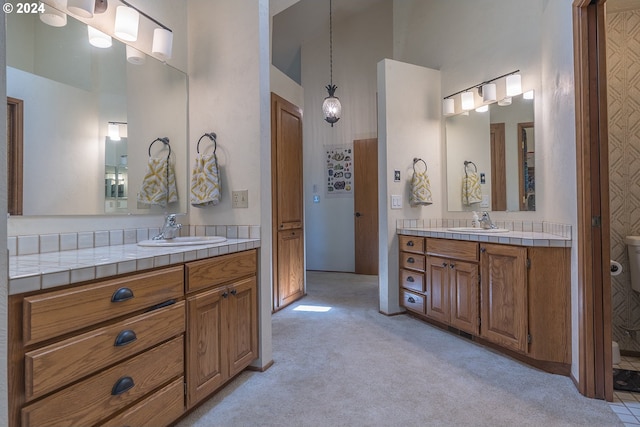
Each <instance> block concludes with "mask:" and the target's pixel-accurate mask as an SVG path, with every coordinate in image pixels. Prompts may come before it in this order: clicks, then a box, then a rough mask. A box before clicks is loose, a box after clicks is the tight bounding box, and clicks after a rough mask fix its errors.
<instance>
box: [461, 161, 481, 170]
mask: <svg viewBox="0 0 640 427" xmlns="http://www.w3.org/2000/svg"><path fill="white" fill-rule="evenodd" d="M468 165H473V169H474V172H478V167H477V166H476V164H475V163H473V162H470V161H469V160H465V161H464V170H465V171H466V170H467V166H468Z"/></svg>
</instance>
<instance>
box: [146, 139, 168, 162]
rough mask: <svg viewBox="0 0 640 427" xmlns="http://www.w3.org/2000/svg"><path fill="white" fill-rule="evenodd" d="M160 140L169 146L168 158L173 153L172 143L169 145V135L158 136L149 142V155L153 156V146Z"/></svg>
mask: <svg viewBox="0 0 640 427" xmlns="http://www.w3.org/2000/svg"><path fill="white" fill-rule="evenodd" d="M158 141H160V142H162V143H163V144H164V145H166V146H167V147H168V148H169V154H168V155H167V158H168V157H169V156H170V155H171V145H169V137H167V136H165V137H164V138H156V139H154V140H153V141H152V142H151V144H149V157H151V146H152V145H153V144H155V143H156V142H158Z"/></svg>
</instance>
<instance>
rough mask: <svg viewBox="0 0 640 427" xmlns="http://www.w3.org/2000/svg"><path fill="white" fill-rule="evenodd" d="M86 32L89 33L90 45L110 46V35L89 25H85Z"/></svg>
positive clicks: (102, 47)
mask: <svg viewBox="0 0 640 427" xmlns="http://www.w3.org/2000/svg"><path fill="white" fill-rule="evenodd" d="M87 32H88V33H89V43H91V45H92V46H95V47H99V48H100V49H105V48H108V47H111V44H112V40H111V36H110V35H108V34H105V33H103V32H102V31H100V30H96V29H95V28H93V27H92V26H91V25H87Z"/></svg>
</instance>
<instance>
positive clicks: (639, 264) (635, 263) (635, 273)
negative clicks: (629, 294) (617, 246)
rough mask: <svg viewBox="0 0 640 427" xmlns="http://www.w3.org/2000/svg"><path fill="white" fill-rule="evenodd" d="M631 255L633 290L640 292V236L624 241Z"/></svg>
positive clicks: (629, 237) (630, 266) (630, 237)
mask: <svg viewBox="0 0 640 427" xmlns="http://www.w3.org/2000/svg"><path fill="white" fill-rule="evenodd" d="M624 242H625V243H626V244H627V253H628V254H629V271H630V272H631V289H633V290H634V291H636V292H640V236H627V237H625V239H624Z"/></svg>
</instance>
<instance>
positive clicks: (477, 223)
mask: <svg viewBox="0 0 640 427" xmlns="http://www.w3.org/2000/svg"><path fill="white" fill-rule="evenodd" d="M471 226H472V227H473V228H479V227H480V218H479V217H478V212H476V211H473V218H472V219H471Z"/></svg>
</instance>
